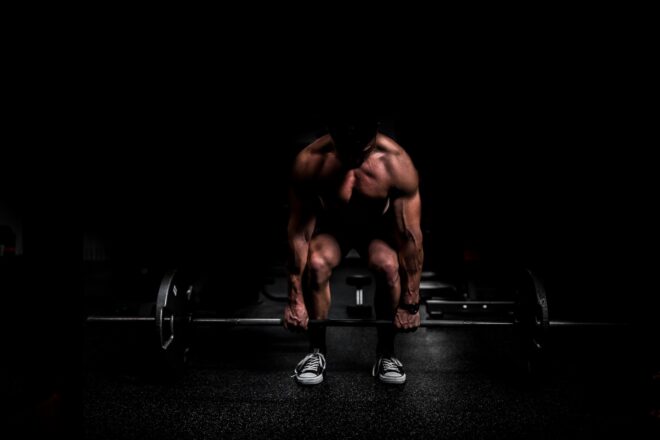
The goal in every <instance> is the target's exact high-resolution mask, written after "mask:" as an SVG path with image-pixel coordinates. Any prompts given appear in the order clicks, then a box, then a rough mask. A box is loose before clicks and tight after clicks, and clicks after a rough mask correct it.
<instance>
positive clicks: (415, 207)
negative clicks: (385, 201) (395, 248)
mask: <svg viewBox="0 0 660 440" xmlns="http://www.w3.org/2000/svg"><path fill="white" fill-rule="evenodd" d="M394 214H395V217H396V228H397V232H398V233H399V234H400V235H401V236H402V238H415V239H419V240H421V219H422V200H421V197H420V195H419V190H416V191H415V192H414V193H413V194H411V195H406V196H400V197H397V198H396V199H395V200H394Z"/></svg>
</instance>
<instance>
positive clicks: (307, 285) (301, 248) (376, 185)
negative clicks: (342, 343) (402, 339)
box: [284, 119, 424, 385]
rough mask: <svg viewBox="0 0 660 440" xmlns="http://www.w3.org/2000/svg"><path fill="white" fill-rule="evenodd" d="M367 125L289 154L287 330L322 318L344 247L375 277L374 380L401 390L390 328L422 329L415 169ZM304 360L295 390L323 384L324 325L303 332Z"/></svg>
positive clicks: (351, 124)
mask: <svg viewBox="0 0 660 440" xmlns="http://www.w3.org/2000/svg"><path fill="white" fill-rule="evenodd" d="M377 129H378V123H377V122H376V121H373V120H365V119H360V120H349V121H346V120H343V121H340V122H334V123H331V124H330V127H329V133H328V134H326V135H324V136H321V137H320V138H318V139H316V140H315V141H314V142H312V143H311V144H310V145H308V146H307V147H305V148H304V149H303V150H302V151H301V152H300V153H299V154H298V155H297V157H296V159H295V163H294V166H293V173H292V185H291V189H290V208H291V212H290V217H289V223H288V242H289V249H290V260H289V291H288V296H289V303H288V305H287V306H286V308H285V310H284V326H285V327H286V328H288V329H290V330H293V331H303V330H308V324H309V320H310V319H315V320H323V319H327V318H328V312H329V309H330V299H331V296H330V276H331V274H332V270H333V269H334V268H335V267H336V266H337V265H338V264H339V262H340V260H341V257H342V256H343V255H344V254H345V253H346V252H347V251H348V250H350V249H351V248H353V249H355V250H357V252H358V253H359V254H360V256H366V257H367V259H368V265H369V267H370V269H371V270H372V271H373V272H374V276H375V278H376V297H375V309H376V317H377V319H386V320H392V326H391V327H379V328H378V346H377V348H376V355H377V356H376V362H375V364H374V367H373V369H372V374H373V376H375V377H377V378H378V379H380V380H381V381H382V382H385V383H391V384H402V383H404V382H405V381H406V374H405V372H404V369H403V365H402V364H401V362H400V361H399V360H398V359H397V358H396V357H395V354H394V336H395V333H396V332H397V331H414V330H416V329H417V327H419V324H420V316H419V311H418V309H419V282H420V277H421V270H422V263H423V260H424V252H423V249H422V231H421V228H420V217H421V201H420V195H419V185H418V183H419V181H418V175H417V171H416V169H415V167H414V165H413V163H412V161H411V159H410V157H409V156H408V154H407V153H406V152H405V151H404V150H403V148H401V146H400V145H398V144H397V143H396V142H395V141H394V140H393V139H392V138H390V137H388V136H386V135H384V134H382V133H379V132H378V130H377ZM308 333H309V337H310V353H309V354H308V355H307V356H305V357H304V358H303V359H302V360H301V361H300V363H298V365H297V366H296V368H295V377H296V379H297V381H298V382H299V383H301V384H305V385H312V384H318V383H321V382H322V381H323V377H324V373H325V366H326V359H325V353H326V344H325V327H324V326H312V327H310V328H309V332H308Z"/></svg>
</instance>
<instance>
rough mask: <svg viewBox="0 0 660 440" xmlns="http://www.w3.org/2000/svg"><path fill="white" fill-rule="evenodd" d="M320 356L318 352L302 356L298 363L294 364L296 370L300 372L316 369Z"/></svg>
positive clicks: (319, 363) (319, 362)
mask: <svg viewBox="0 0 660 440" xmlns="http://www.w3.org/2000/svg"><path fill="white" fill-rule="evenodd" d="M321 356H323V355H322V354H320V353H310V354H308V355H307V356H305V357H304V358H303V360H301V361H300V362H298V365H297V366H296V371H299V372H300V373H305V372H307V371H316V370H317V369H318V368H319V366H320V365H321Z"/></svg>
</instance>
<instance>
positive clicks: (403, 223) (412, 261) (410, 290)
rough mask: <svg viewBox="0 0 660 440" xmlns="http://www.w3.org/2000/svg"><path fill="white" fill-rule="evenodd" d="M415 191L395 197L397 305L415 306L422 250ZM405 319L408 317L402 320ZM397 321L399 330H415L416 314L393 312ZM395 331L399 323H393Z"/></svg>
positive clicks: (417, 317)
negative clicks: (399, 292) (399, 295)
mask: <svg viewBox="0 0 660 440" xmlns="http://www.w3.org/2000/svg"><path fill="white" fill-rule="evenodd" d="M421 206H422V203H421V198H420V195H419V190H416V191H415V192H414V194H412V195H409V196H402V197H398V198H397V199H395V201H394V214H395V216H396V237H397V244H398V249H397V251H398V253H399V267H400V270H399V273H400V276H401V299H400V301H399V303H400V304H419V301H420V297H419V283H420V280H421V275H422V265H423V264H424V248H423V247H422V229H421V226H420V223H421V212H422V209H421ZM406 315H409V316H406ZM397 321H400V322H401V325H400V328H414V327H417V326H419V313H416V314H414V315H412V314H410V313H409V312H408V311H406V310H402V309H397ZM396 324H397V327H399V323H396Z"/></svg>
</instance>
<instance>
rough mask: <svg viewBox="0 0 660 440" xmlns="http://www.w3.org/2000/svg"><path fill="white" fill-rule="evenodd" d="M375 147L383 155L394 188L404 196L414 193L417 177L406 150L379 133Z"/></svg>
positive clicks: (416, 186)
mask: <svg viewBox="0 0 660 440" xmlns="http://www.w3.org/2000/svg"><path fill="white" fill-rule="evenodd" d="M377 145H378V148H379V149H380V150H381V151H382V152H384V153H385V154H384V155H383V160H384V162H385V165H386V167H387V171H388V173H389V175H390V178H391V179H392V184H393V185H394V187H395V188H397V189H398V190H400V191H401V192H402V193H404V194H411V193H414V192H416V191H417V189H418V187H419V177H418V175H417V169H416V168H415V165H414V164H413V161H412V159H411V158H410V156H409V155H408V153H407V152H406V150H404V148H403V147H402V146H401V145H399V144H398V143H397V142H396V141H395V140H394V139H392V138H391V137H389V136H387V135H385V134H381V133H379V134H378V138H377Z"/></svg>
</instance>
